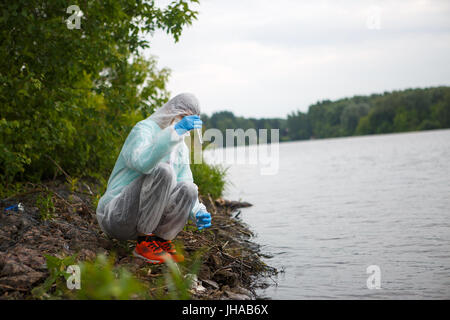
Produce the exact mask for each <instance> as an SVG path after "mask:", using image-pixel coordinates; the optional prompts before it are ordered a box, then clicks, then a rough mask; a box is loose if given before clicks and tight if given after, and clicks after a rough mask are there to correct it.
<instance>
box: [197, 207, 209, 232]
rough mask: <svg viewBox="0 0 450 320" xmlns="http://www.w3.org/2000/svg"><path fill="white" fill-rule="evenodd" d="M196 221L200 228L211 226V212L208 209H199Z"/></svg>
mask: <svg viewBox="0 0 450 320" xmlns="http://www.w3.org/2000/svg"><path fill="white" fill-rule="evenodd" d="M195 223H196V224H197V228H198V230H202V229H205V228H209V227H211V214H210V213H209V212H206V211H199V212H198V213H197V214H196V215H195Z"/></svg>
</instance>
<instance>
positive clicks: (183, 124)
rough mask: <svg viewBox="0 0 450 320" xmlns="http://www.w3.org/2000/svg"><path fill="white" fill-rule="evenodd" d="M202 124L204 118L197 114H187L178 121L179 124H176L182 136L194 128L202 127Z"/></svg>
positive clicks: (177, 130)
mask: <svg viewBox="0 0 450 320" xmlns="http://www.w3.org/2000/svg"><path fill="white" fill-rule="evenodd" d="M202 124H203V123H202V120H200V117H199V116H197V115H192V116H185V117H183V119H181V120H180V121H179V122H177V124H175V130H176V132H177V133H178V134H179V135H180V136H182V135H183V134H185V133H186V132H188V131H190V130H192V129H201V128H202Z"/></svg>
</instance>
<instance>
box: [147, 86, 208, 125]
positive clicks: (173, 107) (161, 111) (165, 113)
mask: <svg viewBox="0 0 450 320" xmlns="http://www.w3.org/2000/svg"><path fill="white" fill-rule="evenodd" d="M185 115H198V116H200V103H199V101H198V99H197V98H196V97H195V96H194V95H193V94H192V93H180V94H178V95H176V96H175V97H173V98H172V99H170V100H169V101H168V102H167V103H166V104H164V105H163V106H162V107H161V108H158V109H156V111H155V112H154V113H153V114H152V115H151V116H150V117H149V119H151V120H153V121H154V122H156V123H157V124H158V125H159V127H160V128H161V129H164V128H166V127H168V126H169V125H170V124H171V122H172V121H173V119H175V117H177V116H185Z"/></svg>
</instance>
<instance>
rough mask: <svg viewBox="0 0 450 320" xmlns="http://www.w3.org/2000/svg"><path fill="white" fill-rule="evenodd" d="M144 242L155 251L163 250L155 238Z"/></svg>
mask: <svg viewBox="0 0 450 320" xmlns="http://www.w3.org/2000/svg"><path fill="white" fill-rule="evenodd" d="M143 243H144V244H145V246H146V247H149V248H150V249H152V250H153V251H154V252H155V253H158V252H161V251H162V250H163V249H162V248H161V247H160V246H159V245H158V244H157V243H156V242H155V241H154V240H151V241H144V242H143Z"/></svg>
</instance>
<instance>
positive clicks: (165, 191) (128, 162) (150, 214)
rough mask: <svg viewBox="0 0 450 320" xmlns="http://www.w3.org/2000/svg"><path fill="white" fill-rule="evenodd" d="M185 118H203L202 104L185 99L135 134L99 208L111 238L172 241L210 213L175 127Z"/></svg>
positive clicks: (100, 219) (176, 100) (177, 98)
mask: <svg viewBox="0 0 450 320" xmlns="http://www.w3.org/2000/svg"><path fill="white" fill-rule="evenodd" d="M186 115H200V108H199V102H198V100H197V98H196V97H195V96H194V95H192V94H189V93H182V94H179V95H177V96H175V97H174V98H172V99H171V100H169V101H168V102H167V103H166V104H165V105H164V106H162V107H161V108H159V109H157V110H156V111H155V112H154V113H153V114H152V115H151V116H150V117H148V118H147V119H145V120H142V121H140V122H138V123H137V124H136V125H135V126H134V127H133V129H132V130H131V132H130V134H129V135H128V137H127V139H126V140H125V143H124V145H123V147H122V150H121V152H120V154H119V157H118V159H117V161H116V164H115V166H114V169H113V171H112V173H111V176H110V177H109V180H108V187H107V190H106V192H105V194H104V195H103V196H102V197H101V199H100V201H99V203H98V206H97V220H98V222H99V224H100V227H101V228H102V230H103V231H104V232H105V233H106V234H107V235H109V236H110V237H113V238H116V239H120V240H132V239H136V238H137V235H138V234H150V233H154V234H156V235H157V236H158V237H160V238H163V239H166V240H172V239H173V238H175V237H176V235H177V234H178V233H179V232H180V231H181V230H182V229H183V227H184V225H185V224H186V222H187V219H188V218H189V217H190V218H191V219H192V220H194V219H195V215H196V214H197V213H198V212H199V211H206V208H205V206H204V205H203V204H202V203H200V202H199V200H198V191H197V190H198V189H197V186H196V185H195V184H194V183H193V177H192V172H191V169H190V166H189V149H188V147H187V145H186V144H185V143H184V142H183V136H180V135H179V134H178V133H177V132H176V131H175V129H174V124H173V123H172V122H173V120H174V119H175V118H176V117H183V116H186Z"/></svg>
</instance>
